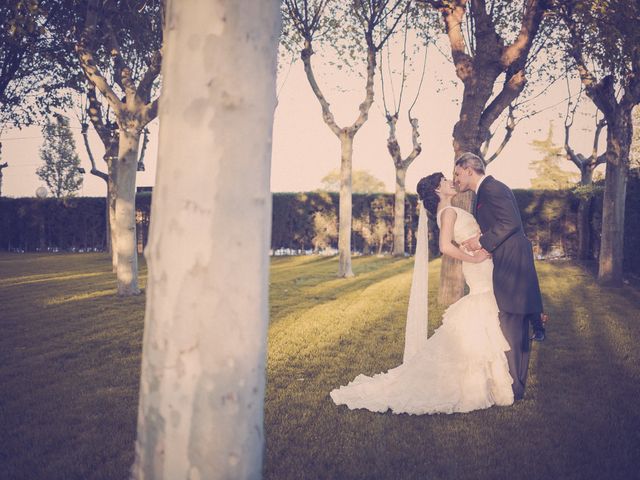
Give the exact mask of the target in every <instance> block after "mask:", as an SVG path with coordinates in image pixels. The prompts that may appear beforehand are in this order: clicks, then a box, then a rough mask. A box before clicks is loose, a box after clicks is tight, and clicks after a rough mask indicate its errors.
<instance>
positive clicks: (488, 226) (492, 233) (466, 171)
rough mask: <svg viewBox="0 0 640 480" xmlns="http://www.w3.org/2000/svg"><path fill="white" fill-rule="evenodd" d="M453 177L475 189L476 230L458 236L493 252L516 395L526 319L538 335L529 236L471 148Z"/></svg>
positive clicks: (520, 391) (505, 191)
mask: <svg viewBox="0 0 640 480" xmlns="http://www.w3.org/2000/svg"><path fill="white" fill-rule="evenodd" d="M454 183H455V185H456V187H457V188H458V191H460V192H466V191H469V190H473V191H475V193H476V195H477V197H476V206H475V212H474V215H475V217H476V220H477V221H478V224H479V225H480V231H481V232H482V233H481V234H480V235H478V236H476V237H473V238H470V239H469V240H467V241H465V242H463V245H464V246H465V247H467V248H468V249H469V250H479V249H481V248H484V249H485V250H487V251H488V252H490V253H491V255H492V257H493V290H494V294H495V296H496V301H497V303H498V308H499V310H500V328H501V329H502V333H503V334H504V336H505V338H506V339H507V342H509V345H510V346H511V350H509V351H508V352H505V354H506V356H507V361H508V362H509V373H511V376H512V377H513V385H512V387H513V394H514V398H515V399H516V400H520V399H522V398H523V397H524V390H525V386H526V383H527V371H528V369H529V353H530V342H529V324H532V326H533V332H534V334H533V337H531V338H533V339H535V340H538V341H542V340H544V337H545V330H544V327H543V325H542V320H541V316H542V312H543V309H542V297H541V295H540V286H539V285H538V276H537V274H536V268H535V266H534V263H533V251H532V248H531V242H530V241H529V240H528V239H527V237H526V236H525V234H524V229H523V227H522V220H521V218H520V212H519V210H518V205H517V203H516V199H515V197H514V196H513V192H512V191H511V190H510V189H509V187H507V186H506V185H505V184H504V183H502V182H499V181H498V180H496V179H494V178H493V177H492V176H485V174H484V162H483V161H482V159H481V158H480V157H478V156H477V155H474V154H473V153H464V154H462V155H461V156H460V158H458V160H456V165H455V170H454Z"/></svg>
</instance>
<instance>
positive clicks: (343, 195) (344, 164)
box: [338, 132, 353, 278]
mask: <svg viewBox="0 0 640 480" xmlns="http://www.w3.org/2000/svg"><path fill="white" fill-rule="evenodd" d="M340 147H341V154H342V155H341V159H340V208H339V217H340V223H339V228H338V255H339V258H340V260H339V265H338V277H343V278H346V277H353V271H352V270H351V212H352V195H351V193H352V190H351V171H352V164H353V135H350V134H349V133H348V132H343V133H342V134H341V135H340Z"/></svg>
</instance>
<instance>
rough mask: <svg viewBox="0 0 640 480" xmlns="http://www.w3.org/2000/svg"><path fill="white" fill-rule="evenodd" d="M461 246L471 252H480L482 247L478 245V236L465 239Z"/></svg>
mask: <svg viewBox="0 0 640 480" xmlns="http://www.w3.org/2000/svg"><path fill="white" fill-rule="evenodd" d="M462 246H463V247H464V248H466V249H467V250H469V251H471V252H475V251H476V250H480V249H481V248H482V245H480V234H477V235H476V236H474V237H471V238H468V239H466V240H465V241H464V242H462Z"/></svg>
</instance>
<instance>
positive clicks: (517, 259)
mask: <svg viewBox="0 0 640 480" xmlns="http://www.w3.org/2000/svg"><path fill="white" fill-rule="evenodd" d="M475 217H476V220H477V221H478V224H479V225H480V230H481V231H482V236H481V237H480V244H481V245H482V246H483V247H484V248H485V249H486V250H487V251H489V252H491V255H492V257H493V290H494V294H495V296H496V300H497V302H498V308H499V309H500V311H501V312H508V313H517V314H526V313H537V312H542V311H543V308H542V296H541V294H540V286H539V283H538V275H537V273H536V267H535V265H534V261H533V249H532V248H531V242H530V241H529V240H528V239H527V237H526V236H525V234H524V228H523V227H522V219H521V217H520V211H519V209H518V204H517V203H516V199H515V197H514V195H513V192H512V191H511V189H510V188H509V187H507V186H506V185H505V184H504V183H502V182H499V181H498V180H496V179H495V178H493V177H492V176H487V177H486V178H485V179H484V180H483V181H482V183H481V184H480V188H479V190H478V195H477V198H476V205H475Z"/></svg>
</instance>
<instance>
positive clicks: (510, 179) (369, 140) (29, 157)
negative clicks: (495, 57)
mask: <svg viewBox="0 0 640 480" xmlns="http://www.w3.org/2000/svg"><path fill="white" fill-rule="evenodd" d="M441 45H442V47H443V48H442V50H443V51H444V50H445V48H444V47H446V39H445V40H444V41H443V43H441ZM416 62H417V63H418V70H420V68H421V64H422V58H421V57H420V58H418V59H417V60H416ZM314 66H316V67H317V78H318V82H319V83H320V86H321V88H322V89H323V92H324V94H325V96H326V97H327V98H328V100H329V102H330V103H331V107H332V109H333V112H334V115H335V117H336V120H337V122H338V124H339V125H340V126H346V125H348V124H351V123H352V122H353V121H354V120H355V118H356V114H357V112H358V105H359V104H360V102H361V101H362V100H363V98H364V79H363V78H360V77H359V76H358V75H357V74H356V73H354V72H349V71H347V70H345V69H343V70H338V69H336V68H335V66H332V65H327V64H325V63H324V62H323V61H322V59H320V58H318V59H316V58H315V57H314ZM418 75H419V73H418V72H416V73H415V74H410V76H409V78H410V80H409V82H408V84H407V87H406V90H405V99H404V100H403V106H404V108H403V110H402V111H401V114H400V115H401V116H400V121H399V122H398V136H399V139H400V143H401V147H402V153H403V156H406V155H407V153H408V152H409V149H410V148H411V137H410V133H411V131H410V126H409V125H408V122H407V120H406V118H407V117H406V106H407V105H408V104H409V103H410V102H411V101H412V100H413V96H414V95H415V87H416V83H417V81H418ZM376 77H377V78H376V98H375V101H374V105H373V106H372V108H371V110H370V113H369V120H368V121H367V123H365V125H364V126H363V127H362V129H361V130H360V132H358V134H357V135H356V137H355V142H354V156H353V168H354V169H358V170H367V171H369V172H370V173H372V174H373V175H374V176H376V177H378V178H379V179H380V180H382V181H383V182H384V183H385V185H386V188H387V191H388V192H392V191H393V188H394V181H395V173H394V167H393V162H392V161H391V157H390V156H389V153H388V152H387V148H386V139H387V135H388V129H387V125H386V122H385V121H384V116H383V108H382V98H381V95H380V84H379V72H376ZM396 80H398V78H396ZM455 80H456V79H455V73H454V69H453V65H452V64H451V63H450V62H449V61H448V60H447V59H445V57H444V56H443V54H442V53H440V52H439V51H438V50H437V49H435V48H433V47H431V49H430V51H429V55H428V61H427V72H426V76H425V80H424V84H423V87H422V93H421V95H420V97H419V99H418V102H417V104H416V106H415V107H414V110H413V112H414V116H415V117H417V118H418V119H419V121H420V133H421V135H420V140H421V142H422V153H421V155H420V156H419V157H418V158H417V159H416V160H415V161H414V163H413V164H412V165H411V167H410V168H409V171H408V174H407V190H408V191H409V192H415V186H416V184H417V182H418V180H419V179H420V178H421V177H423V176H425V175H428V174H430V173H433V172H435V171H442V172H444V173H445V175H447V176H450V174H451V170H452V165H453V149H452V146H451V132H452V129H453V126H454V124H455V122H456V120H457V118H458V115H459V105H458V103H457V99H458V98H459V97H460V95H461V92H462V88H461V85H460V83H459V82H456V83H457V85H454V83H453V82H454V81H455ZM385 82H387V87H388V85H389V82H388V79H385ZM396 83H397V82H396ZM278 88H279V99H278V106H277V109H276V112H275V120H274V132H273V155H272V170H271V190H272V191H274V192H299V191H310V190H315V189H317V188H319V187H320V185H321V179H322V177H324V176H325V175H326V174H327V173H329V172H330V171H331V170H333V169H336V168H339V165H340V143H339V141H338V139H337V138H336V137H335V136H334V134H333V133H332V132H331V131H330V130H329V128H328V127H327V126H326V125H325V124H324V122H323V121H322V117H321V110H320V105H319V103H318V101H317V100H316V98H315V96H314V95H313V92H312V91H311V88H310V86H309V84H308V82H307V79H306V76H305V74H304V70H303V68H302V62H301V61H296V62H295V63H294V64H293V65H292V66H291V67H289V65H288V64H287V65H286V66H284V67H283V68H281V71H280V74H279V78H278ZM397 88H398V87H397V85H396V93H397ZM572 88H573V91H574V92H576V91H577V88H578V86H577V82H573V84H572ZM387 92H389V90H387ZM390 96H391V95H390V93H388V94H387V98H388V99H389V98H390ZM566 97H567V86H566V83H565V82H564V81H560V82H556V84H554V85H553V87H552V88H550V89H549V90H548V91H547V92H546V93H545V94H544V95H542V96H540V97H539V98H537V99H536V100H535V102H533V109H534V110H542V109H545V110H544V111H543V112H542V113H540V114H538V115H536V116H534V117H532V118H530V119H526V120H523V121H522V122H521V123H519V124H518V126H517V128H516V130H515V133H514V135H513V138H512V139H511V141H510V143H509V144H508V145H507V147H506V148H505V149H504V151H503V152H502V154H501V155H500V156H499V157H498V158H497V159H496V160H495V161H494V162H493V163H492V164H491V165H490V166H489V168H488V172H489V173H490V174H492V175H494V176H495V177H497V178H499V179H500V180H502V181H504V182H505V183H507V184H508V185H509V186H511V187H512V188H528V187H530V179H531V175H532V172H531V170H530V169H529V168H528V167H529V163H530V162H531V161H532V160H534V159H536V158H538V157H539V154H537V152H536V151H535V150H534V149H533V148H532V147H531V146H530V142H531V141H532V140H533V139H543V138H545V136H546V133H547V128H548V125H549V121H550V120H553V121H554V126H555V135H554V140H555V141H556V143H557V144H559V145H561V144H562V142H563V136H564V128H563V126H564V113H565V109H566V104H565V103H564V102H563V99H565V98H566ZM556 104H558V105H557V106H555V107H554V108H550V107H552V106H554V105H556ZM580 112H581V114H579V115H577V117H576V121H575V126H574V128H573V130H572V146H573V148H574V149H575V150H576V151H579V152H583V153H588V152H589V151H590V149H591V145H592V141H593V140H592V131H593V129H594V120H593V115H594V112H595V108H594V107H593V106H592V105H591V102H590V101H589V100H588V99H586V98H584V99H583V102H582V106H581V109H580ZM67 115H68V116H69V117H70V118H71V121H72V125H73V131H74V133H75V139H76V148H77V151H78V154H79V155H80V158H81V159H82V166H83V167H84V168H85V169H86V170H87V172H88V171H89V170H90V168H91V166H90V162H89V160H88V156H87V154H86V151H85V147H84V143H83V141H82V136H81V134H80V128H79V125H78V121H77V119H76V117H75V114H74V113H73V112H67ZM150 130H151V136H150V141H149V146H148V150H147V154H146V156H145V159H146V161H145V163H146V171H145V172H139V173H138V177H137V185H138V186H147V185H153V184H154V179H155V163H156V158H157V145H158V137H157V133H158V120H155V121H154V122H152V124H151V125H150ZM502 132H503V129H502V126H501V127H500V129H499V131H498V133H497V134H496V139H495V140H494V144H495V145H494V148H495V146H496V145H497V144H499V142H500V140H501V138H502V134H503V133H502ZM2 143H3V150H2V161H3V162H4V161H7V162H9V167H8V168H6V169H4V170H3V173H4V179H3V185H2V195H3V196H10V197H21V196H33V195H34V194H35V190H36V188H38V187H39V186H41V185H43V182H41V181H40V179H38V177H37V176H36V174H35V170H36V168H38V166H39V165H40V164H41V160H40V157H39V148H40V145H41V144H42V133H41V127H39V126H34V127H29V128H24V129H22V130H7V131H5V132H4V134H3V135H2ZM91 144H92V150H93V153H94V156H95V157H96V160H97V163H98V166H99V167H100V168H104V162H102V155H103V149H102V148H101V143H100V141H99V140H98V138H97V135H96V134H95V133H94V132H93V131H92V136H91ZM604 144H605V141H604V135H603V137H602V140H601V148H603V147H604ZM490 151H492V149H490ZM564 167H565V168H566V169H567V170H574V168H575V167H573V165H572V164H571V163H570V162H568V161H566V162H565V163H564ZM574 171H577V170H574ZM104 194H105V184H104V181H102V180H101V179H99V178H98V177H95V176H93V175H90V174H88V173H87V175H85V180H84V185H83V187H82V190H81V192H79V195H85V196H104Z"/></svg>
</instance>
